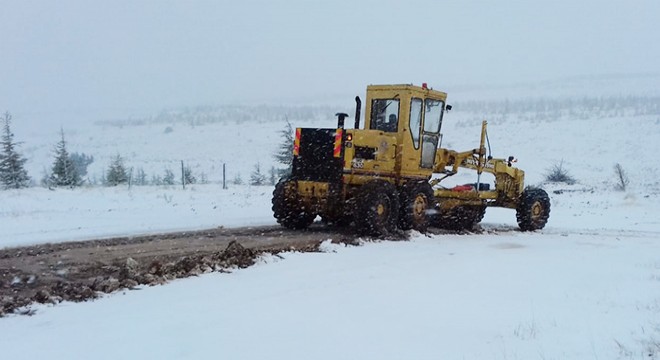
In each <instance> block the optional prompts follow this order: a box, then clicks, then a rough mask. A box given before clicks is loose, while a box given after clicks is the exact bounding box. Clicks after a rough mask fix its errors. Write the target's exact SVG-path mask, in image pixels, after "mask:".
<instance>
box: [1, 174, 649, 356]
mask: <svg viewBox="0 0 660 360" xmlns="http://www.w3.org/2000/svg"><path fill="white" fill-rule="evenodd" d="M572 190H576V191H575V192H564V193H562V194H553V196H552V200H553V206H554V207H553V213H552V217H551V221H550V223H549V224H548V226H547V227H546V228H545V229H544V230H543V231H540V232H536V233H521V232H518V231H516V230H515V219H514V216H513V213H512V212H511V211H505V210H500V211H489V213H487V216H486V219H485V220H484V223H483V225H482V226H483V228H484V229H485V230H486V231H485V232H484V233H483V234H471V235H435V236H424V235H421V234H414V235H413V236H412V238H411V241H409V242H388V241H384V242H366V243H364V244H363V245H362V246H359V247H343V246H341V245H334V244H330V243H329V242H328V243H326V244H324V246H323V250H324V252H323V253H285V254H282V257H275V256H268V257H265V258H262V259H261V261H260V262H259V264H258V265H256V266H254V267H251V268H248V269H244V270H237V271H234V272H232V273H231V274H218V273H213V274H207V275H203V276H200V277H197V278H189V279H185V280H180V281H175V282H172V283H170V284H168V285H165V286H158V287H151V288H141V289H140V290H137V291H125V292H122V293H119V294H114V295H110V296H106V297H104V298H102V299H100V300H96V301H92V302H88V303H81V304H73V303H64V304H59V305H56V306H38V307H37V310H38V311H37V313H36V315H34V316H32V317H26V316H10V317H8V318H5V319H2V320H0V334H2V336H0V346H2V348H3V358H8V359H35V358H49V359H71V358H86V357H92V358H96V359H117V358H136V359H137V358H168V359H198V358H206V357H220V358H228V359H238V358H240V359H264V358H269V359H271V358H272V359H307V358H313V359H337V358H342V359H353V358H355V359H362V358H369V359H484V358H487V359H657V358H660V256H659V255H658V254H660V242H659V241H658V240H659V238H660V224H659V223H658V222H659V220H658V218H657V215H656V214H657V211H658V209H660V206H658V205H657V204H658V200H659V199H658V197H657V196H656V195H653V196H650V197H648V198H645V197H640V198H637V197H634V198H633V197H631V196H630V195H626V194H624V193H611V192H609V193H608V192H595V193H593V194H592V193H590V192H587V193H584V192H581V191H580V190H581V189H580V188H579V187H578V188H573V189H572ZM258 207H259V206H257V205H254V208H258Z"/></svg>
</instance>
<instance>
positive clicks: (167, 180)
mask: <svg viewBox="0 0 660 360" xmlns="http://www.w3.org/2000/svg"><path fill="white" fill-rule="evenodd" d="M163 185H174V172H172V170H170V169H165V176H163Z"/></svg>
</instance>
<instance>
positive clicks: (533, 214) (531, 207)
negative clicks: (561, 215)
mask: <svg viewBox="0 0 660 360" xmlns="http://www.w3.org/2000/svg"><path fill="white" fill-rule="evenodd" d="M549 217H550V198H549V197H548V193H547V192H545V190H543V189H536V188H528V189H526V190H525V191H523V193H522V195H521V196H520V203H519V204H518V208H517V209H516V219H517V220H518V226H519V227H520V230H522V231H534V230H540V229H543V227H545V224H546V223H547V222H548V218H549Z"/></svg>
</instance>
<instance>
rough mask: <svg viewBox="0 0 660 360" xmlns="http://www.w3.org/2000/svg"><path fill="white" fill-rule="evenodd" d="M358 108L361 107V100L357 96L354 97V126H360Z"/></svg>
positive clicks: (357, 127)
mask: <svg viewBox="0 0 660 360" xmlns="http://www.w3.org/2000/svg"><path fill="white" fill-rule="evenodd" d="M360 108H362V100H360V97H359V96H356V97H355V128H356V129H359V128H360Z"/></svg>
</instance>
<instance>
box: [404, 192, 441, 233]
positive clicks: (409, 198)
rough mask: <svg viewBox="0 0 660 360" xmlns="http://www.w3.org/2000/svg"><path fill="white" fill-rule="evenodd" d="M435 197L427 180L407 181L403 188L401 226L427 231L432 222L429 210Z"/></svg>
mask: <svg viewBox="0 0 660 360" xmlns="http://www.w3.org/2000/svg"><path fill="white" fill-rule="evenodd" d="M434 204H435V199H434V197H433V189H432V188H431V185H429V183H427V182H416V183H412V182H411V183H407V184H405V185H404V186H403V188H402V189H401V210H400V213H399V228H401V230H410V229H414V230H417V231H420V232H426V229H427V228H428V227H429V224H430V222H431V217H430V215H429V212H430V210H431V209H433V207H434Z"/></svg>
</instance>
